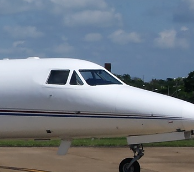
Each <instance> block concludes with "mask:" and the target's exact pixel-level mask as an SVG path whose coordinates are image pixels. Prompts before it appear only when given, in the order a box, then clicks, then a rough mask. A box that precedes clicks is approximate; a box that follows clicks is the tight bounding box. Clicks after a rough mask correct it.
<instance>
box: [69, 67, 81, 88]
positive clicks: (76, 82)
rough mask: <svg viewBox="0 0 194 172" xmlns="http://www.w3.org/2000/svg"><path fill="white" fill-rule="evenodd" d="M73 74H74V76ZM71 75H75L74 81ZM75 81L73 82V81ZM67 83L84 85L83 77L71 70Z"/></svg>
mask: <svg viewBox="0 0 194 172" xmlns="http://www.w3.org/2000/svg"><path fill="white" fill-rule="evenodd" d="M74 75H75V76H74ZM73 77H76V78H74V80H75V81H72V79H73ZM74 82H75V83H74ZM69 85H71V86H72V85H79V86H82V85H84V82H83V79H82V78H80V76H79V74H78V72H77V71H75V70H73V71H72V73H71V76H70V78H69Z"/></svg>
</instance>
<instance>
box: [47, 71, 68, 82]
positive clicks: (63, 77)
mask: <svg viewBox="0 0 194 172" xmlns="http://www.w3.org/2000/svg"><path fill="white" fill-rule="evenodd" d="M68 76H69V70H51V72H50V75H49V78H48V80H47V84H56V85H65V84H66V82H67V78H68Z"/></svg>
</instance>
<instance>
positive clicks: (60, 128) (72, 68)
mask: <svg viewBox="0 0 194 172" xmlns="http://www.w3.org/2000/svg"><path fill="white" fill-rule="evenodd" d="M193 129H194V105H193V104H191V103H188V102H185V101H183V100H179V99H176V98H173V97H170V96H165V95H161V94H158V93H154V92H151V91H147V90H143V89H139V88H135V87H132V86H128V85H126V84H125V83H123V82H122V81H121V80H119V79H118V78H116V77H115V76H114V75H113V74H112V73H110V72H109V71H108V70H106V69H105V68H103V67H101V66H99V65H97V64H95V63H92V62H88V61H84V60H78V59H70V58H45V59H40V58H38V57H29V58H27V59H16V60H9V59H5V60H0V139H18V138H21V139H28V138H29V139H30V138H33V139H49V138H60V139H61V144H60V146H59V149H58V154H61V155H62V154H66V153H67V150H68V148H69V147H70V145H71V140H72V139H74V138H90V137H91V138H92V137H117V136H118V137H120V136H122V137H123V136H124V137H126V138H127V142H128V145H129V146H130V149H131V150H132V151H133V152H134V157H133V158H126V159H124V160H123V161H121V163H120V165H119V172H140V165H139V163H138V160H139V159H140V158H141V157H142V156H143V155H144V149H143V146H142V144H143V143H149V142H162V141H172V140H183V139H189V138H191V137H192V135H193Z"/></svg>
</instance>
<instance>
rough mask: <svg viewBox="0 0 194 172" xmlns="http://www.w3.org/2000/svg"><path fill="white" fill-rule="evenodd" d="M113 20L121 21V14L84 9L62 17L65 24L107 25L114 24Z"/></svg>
mask: <svg viewBox="0 0 194 172" xmlns="http://www.w3.org/2000/svg"><path fill="white" fill-rule="evenodd" d="M115 22H116V23H117V22H121V16H120V15H119V14H118V13H116V14H115V13H114V12H113V11H100V10H85V11H81V12H77V13H74V14H70V15H66V16H65V17H64V23H65V25H66V26H87V25H94V26H97V27H107V26H111V25H114V24H115Z"/></svg>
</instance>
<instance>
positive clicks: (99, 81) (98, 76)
mask: <svg viewBox="0 0 194 172" xmlns="http://www.w3.org/2000/svg"><path fill="white" fill-rule="evenodd" d="M79 71H80V73H81V75H82V76H83V78H84V79H85V81H86V82H87V84H88V85H91V86H95V85H109V84H122V83H121V82H119V81H118V80H117V79H116V78H114V77H113V76H112V75H110V74H109V73H108V72H106V71H105V70H100V69H99V70H79Z"/></svg>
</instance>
